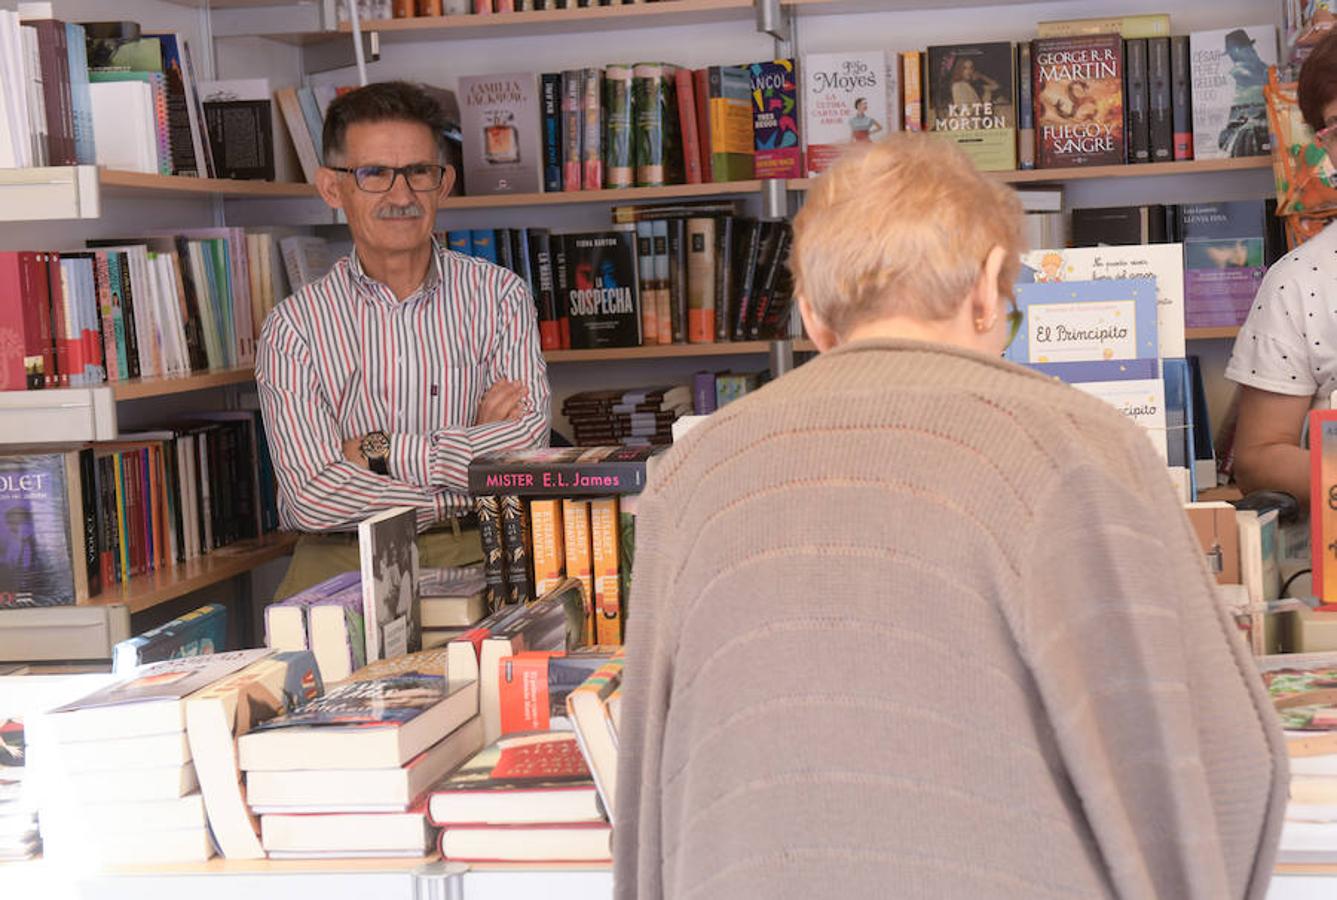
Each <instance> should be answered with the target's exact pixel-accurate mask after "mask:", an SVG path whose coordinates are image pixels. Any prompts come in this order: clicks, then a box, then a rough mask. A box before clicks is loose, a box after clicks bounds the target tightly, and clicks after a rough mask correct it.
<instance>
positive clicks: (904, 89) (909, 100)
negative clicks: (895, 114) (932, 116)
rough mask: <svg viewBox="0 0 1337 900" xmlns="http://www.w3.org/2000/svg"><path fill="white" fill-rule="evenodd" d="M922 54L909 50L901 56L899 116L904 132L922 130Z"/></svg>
mask: <svg viewBox="0 0 1337 900" xmlns="http://www.w3.org/2000/svg"><path fill="white" fill-rule="evenodd" d="M922 57H923V54H922V53H921V52H920V51H918V50H909V51H906V52H905V53H902V54H901V98H902V99H901V115H902V116H904V121H903V126H904V128H905V130H906V131H923V130H924V88H923V82H922V80H921V78H920V73H921V71H922V70H923V66H924V61H923V59H922Z"/></svg>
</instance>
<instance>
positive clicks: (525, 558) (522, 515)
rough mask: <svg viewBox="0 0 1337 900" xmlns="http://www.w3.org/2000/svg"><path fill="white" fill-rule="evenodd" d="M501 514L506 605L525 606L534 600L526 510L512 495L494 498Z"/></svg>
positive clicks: (520, 500) (527, 513)
mask: <svg viewBox="0 0 1337 900" xmlns="http://www.w3.org/2000/svg"><path fill="white" fill-rule="evenodd" d="M497 501H498V506H499V508H500V511H501V546H502V550H503V551H504V553H505V556H506V590H507V594H506V602H507V603H528V602H530V601H531V600H533V599H534V597H535V594H534V580H533V577H532V576H531V575H530V564H531V559H530V552H529V548H530V543H531V542H530V534H529V510H528V508H527V507H526V506H525V503H524V501H523V500H522V499H520V497H518V496H517V495H515V494H502V495H501V496H500V497H498V498H497Z"/></svg>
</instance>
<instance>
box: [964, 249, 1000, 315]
mask: <svg viewBox="0 0 1337 900" xmlns="http://www.w3.org/2000/svg"><path fill="white" fill-rule="evenodd" d="M1006 259H1007V251H1006V250H1004V249H1003V248H1002V246H1000V245H997V244H995V245H994V247H993V249H992V250H990V251H989V253H988V255H987V256H985V257H984V265H982V266H980V273H979V275H978V276H976V278H975V286H974V287H973V288H972V289H971V292H970V318H971V319H972V320H973V321H975V322H977V323H978V322H987V323H989V326H992V324H993V322H994V321H995V320H996V319H997V318H998V301H999V299H1000V294H999V291H998V276H999V274H1000V273H1001V272H1002V271H1003V262H1004V260H1006ZM976 330H979V331H983V330H987V326H986V328H983V329H981V328H977V329H976Z"/></svg>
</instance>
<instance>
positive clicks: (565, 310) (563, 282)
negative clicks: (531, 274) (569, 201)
mask: <svg viewBox="0 0 1337 900" xmlns="http://www.w3.org/2000/svg"><path fill="white" fill-rule="evenodd" d="M551 252H552V271H553V295H554V298H555V302H556V307H555V308H556V312H557V336H558V338H559V339H560V340H561V349H563V350H570V349H571V303H570V301H569V299H568V298H569V297H570V294H569V293H568V292H569V291H570V288H571V273H570V270H569V269H568V267H567V264H566V239H565V238H564V237H563V236H562V235H560V234H554V235H552V237H551Z"/></svg>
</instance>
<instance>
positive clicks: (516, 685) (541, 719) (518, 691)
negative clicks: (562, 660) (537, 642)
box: [497, 650, 562, 734]
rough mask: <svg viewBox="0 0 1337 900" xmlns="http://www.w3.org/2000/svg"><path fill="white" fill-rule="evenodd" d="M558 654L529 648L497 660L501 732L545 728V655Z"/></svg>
mask: <svg viewBox="0 0 1337 900" xmlns="http://www.w3.org/2000/svg"><path fill="white" fill-rule="evenodd" d="M561 655H562V654H561V652H560V651H549V650H529V651H525V652H523V653H518V654H516V655H515V656H506V657H503V658H502V659H501V661H500V662H498V663H497V666H498V668H499V669H500V673H499V674H500V676H501V677H500V681H499V691H500V693H499V699H500V701H501V733H502V734H512V733H514V732H517V731H547V730H548V725H549V717H548V708H549V703H548V658H549V657H551V656H561Z"/></svg>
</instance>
